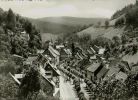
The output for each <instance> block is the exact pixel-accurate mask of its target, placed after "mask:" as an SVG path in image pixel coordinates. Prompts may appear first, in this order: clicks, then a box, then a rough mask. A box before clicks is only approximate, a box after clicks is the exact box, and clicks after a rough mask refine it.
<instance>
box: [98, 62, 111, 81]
mask: <svg viewBox="0 0 138 100" xmlns="http://www.w3.org/2000/svg"><path fill="white" fill-rule="evenodd" d="M108 71H109V64H106V65H105V66H103V67H102V69H101V70H100V71H99V72H98V74H97V75H96V77H97V79H98V80H101V79H103V78H104V76H105V75H106V73H107V72H108Z"/></svg>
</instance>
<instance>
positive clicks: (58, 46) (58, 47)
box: [56, 45, 65, 50]
mask: <svg viewBox="0 0 138 100" xmlns="http://www.w3.org/2000/svg"><path fill="white" fill-rule="evenodd" d="M64 47H65V46H64V45H56V49H57V50H59V49H62V48H64Z"/></svg>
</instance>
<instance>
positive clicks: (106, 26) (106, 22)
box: [105, 20, 109, 28]
mask: <svg viewBox="0 0 138 100" xmlns="http://www.w3.org/2000/svg"><path fill="white" fill-rule="evenodd" d="M108 27H109V21H108V20H106V21H105V28H108Z"/></svg>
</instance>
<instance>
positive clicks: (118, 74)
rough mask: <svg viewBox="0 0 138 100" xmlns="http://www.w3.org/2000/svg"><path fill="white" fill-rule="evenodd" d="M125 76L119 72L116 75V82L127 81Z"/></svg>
mask: <svg viewBox="0 0 138 100" xmlns="http://www.w3.org/2000/svg"><path fill="white" fill-rule="evenodd" d="M127 77H128V76H127V74H125V73H124V72H121V71H120V72H119V73H117V74H116V77H115V78H116V79H118V80H123V81H125V80H126V79H127Z"/></svg>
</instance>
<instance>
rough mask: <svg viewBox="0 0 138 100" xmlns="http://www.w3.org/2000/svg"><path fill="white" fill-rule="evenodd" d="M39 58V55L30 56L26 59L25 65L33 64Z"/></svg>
mask: <svg viewBox="0 0 138 100" xmlns="http://www.w3.org/2000/svg"><path fill="white" fill-rule="evenodd" d="M36 60H37V56H30V57H28V58H27V59H26V61H24V62H23V63H24V65H32V64H33V62H34V61H36Z"/></svg>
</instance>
